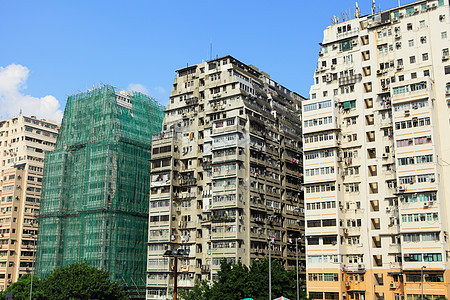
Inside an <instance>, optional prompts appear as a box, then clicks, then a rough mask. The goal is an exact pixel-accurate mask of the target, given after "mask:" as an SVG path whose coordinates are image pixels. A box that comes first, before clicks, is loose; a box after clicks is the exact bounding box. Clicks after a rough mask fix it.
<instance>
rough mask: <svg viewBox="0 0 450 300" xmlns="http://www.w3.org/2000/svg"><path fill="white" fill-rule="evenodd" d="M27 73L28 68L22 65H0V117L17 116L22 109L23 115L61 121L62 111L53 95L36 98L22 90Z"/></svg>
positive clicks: (24, 87)
mask: <svg viewBox="0 0 450 300" xmlns="http://www.w3.org/2000/svg"><path fill="white" fill-rule="evenodd" d="M29 73H30V70H28V68H27V67H24V66H22V65H15V64H11V65H9V66H7V67H5V68H4V67H0V117H1V118H10V117H13V116H17V115H18V114H19V112H20V111H21V110H22V114H23V115H25V116H31V115H33V116H36V117H37V118H40V119H48V120H53V121H57V122H61V119H62V116H63V112H62V110H60V109H59V108H60V104H59V102H58V100H57V99H56V98H55V97H54V96H51V95H47V96H45V97H41V98H37V97H33V96H30V95H25V94H24V93H23V92H22V90H24V89H26V84H25V83H26V81H27V79H28V75H29Z"/></svg>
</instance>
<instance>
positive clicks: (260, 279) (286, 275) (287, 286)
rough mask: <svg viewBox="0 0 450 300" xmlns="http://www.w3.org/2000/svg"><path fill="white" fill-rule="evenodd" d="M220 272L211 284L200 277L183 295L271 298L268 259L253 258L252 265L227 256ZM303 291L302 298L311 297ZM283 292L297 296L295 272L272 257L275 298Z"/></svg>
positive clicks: (191, 298)
mask: <svg viewBox="0 0 450 300" xmlns="http://www.w3.org/2000/svg"><path fill="white" fill-rule="evenodd" d="M217 275H218V280H217V281H215V282H214V283H213V284H212V285H211V286H210V285H209V284H208V283H207V282H206V281H197V282H196V284H195V286H194V288H193V289H191V290H189V291H187V290H183V291H181V292H180V293H179V295H180V298H181V299H185V300H203V299H210V300H219V299H220V300H222V299H223V300H236V299H242V298H247V297H251V298H253V299H255V300H267V299H268V298H269V289H268V286H269V260H268V259H264V260H262V261H253V262H252V264H251V266H250V268H247V266H245V265H243V264H242V263H241V262H238V263H237V264H232V263H227V262H226V261H225V260H223V261H222V262H221V264H220V271H219V272H218V273H217ZM300 293H301V294H300V298H301V299H307V298H306V294H305V292H303V291H300ZM280 296H285V297H287V298H290V299H292V300H293V299H296V286H295V272H287V271H286V270H285V269H284V267H283V266H282V265H281V264H280V263H279V262H278V261H277V260H272V298H276V297H280Z"/></svg>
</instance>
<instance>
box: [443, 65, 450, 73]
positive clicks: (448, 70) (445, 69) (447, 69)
mask: <svg viewBox="0 0 450 300" xmlns="http://www.w3.org/2000/svg"><path fill="white" fill-rule="evenodd" d="M444 73H445V75H447V74H450V66H445V67H444Z"/></svg>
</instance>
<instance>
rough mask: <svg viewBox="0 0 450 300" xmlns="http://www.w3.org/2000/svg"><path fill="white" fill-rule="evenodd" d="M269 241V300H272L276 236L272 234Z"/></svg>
mask: <svg viewBox="0 0 450 300" xmlns="http://www.w3.org/2000/svg"><path fill="white" fill-rule="evenodd" d="M267 241H268V242H269V300H272V244H273V243H274V241H275V237H273V236H271V237H269V238H267Z"/></svg>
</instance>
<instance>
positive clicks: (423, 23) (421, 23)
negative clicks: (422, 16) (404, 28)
mask: <svg viewBox="0 0 450 300" xmlns="http://www.w3.org/2000/svg"><path fill="white" fill-rule="evenodd" d="M419 26H420V28H424V27H425V20H420V21H419Z"/></svg>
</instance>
